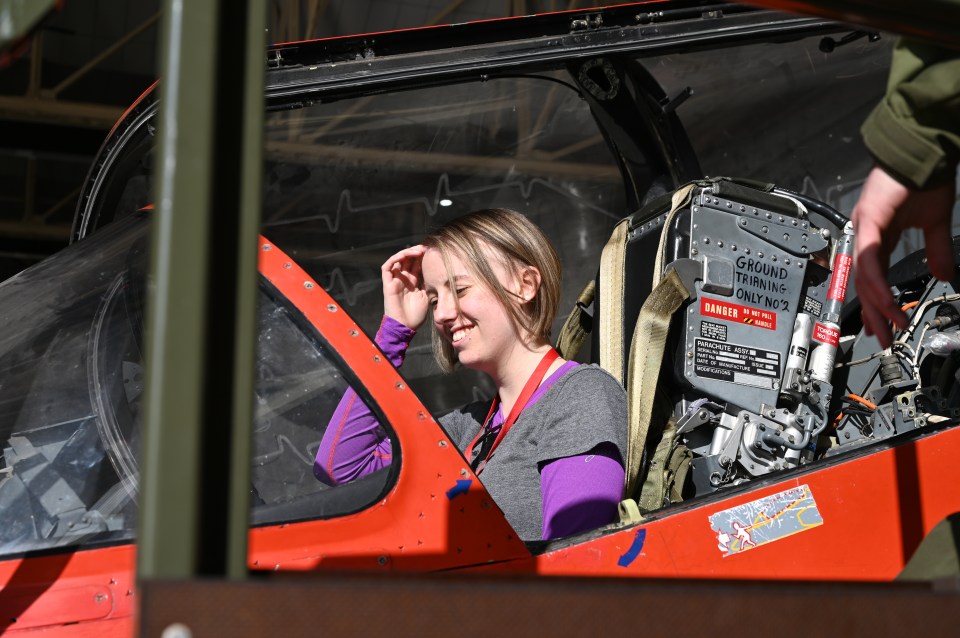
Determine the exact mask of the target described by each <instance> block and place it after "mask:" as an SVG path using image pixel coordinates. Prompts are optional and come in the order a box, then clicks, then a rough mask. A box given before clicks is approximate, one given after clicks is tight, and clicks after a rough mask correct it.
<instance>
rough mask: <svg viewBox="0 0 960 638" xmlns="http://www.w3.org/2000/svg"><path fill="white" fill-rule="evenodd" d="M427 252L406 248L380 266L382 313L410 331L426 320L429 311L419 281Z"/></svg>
mask: <svg viewBox="0 0 960 638" xmlns="http://www.w3.org/2000/svg"><path fill="white" fill-rule="evenodd" d="M426 251H427V248H426V246H412V247H411V248H405V249H403V250H401V251H400V252H398V253H397V254H396V255H393V256H392V257H390V259H388V260H387V261H385V262H384V264H383V266H381V267H380V275H381V277H382V278H383V313H384V314H385V315H387V316H388V317H390V318H391V319H395V320H396V321H399V322H400V323H402V324H403V325H405V326H407V327H408V328H411V329H413V330H416V329H417V328H419V327H420V325H421V324H422V323H423V322H424V321H425V320H426V318H427V311H428V310H429V309H430V301H429V299H428V298H427V293H426V292H425V291H424V290H423V286H422V284H421V282H420V264H421V260H422V259H423V253H425V252H426Z"/></svg>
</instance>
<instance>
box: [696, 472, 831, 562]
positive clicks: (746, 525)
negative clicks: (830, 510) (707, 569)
mask: <svg viewBox="0 0 960 638" xmlns="http://www.w3.org/2000/svg"><path fill="white" fill-rule="evenodd" d="M820 525H823V517H822V516H820V510H818V509H817V503H816V501H815V500H813V493H812V492H811V491H810V488H809V487H808V486H806V485H800V486H798V487H794V488H792V489H789V490H786V491H785V492H780V493H779V494H774V495H773V496H766V497H764V498H761V499H757V500H756V501H751V502H750V503H745V504H743V505H738V506H737V507H733V508H730V509H728V510H723V511H722V512H717V513H716V514H714V515H712V516H710V529H712V530H713V531H714V532H715V533H716V540H717V549H719V550H720V551H721V552H722V553H723V556H724V558H726V557H727V556H733V555H734V554H740V553H742V552H745V551H748V550H751V549H756V548H757V547H760V546H761V545H766V544H767V543H772V542H773V541H776V540H780V539H781V538H786V537H787V536H792V535H794V534H798V533H800V532H805V531H807V530H808V529H811V528H814V527H819V526H820Z"/></svg>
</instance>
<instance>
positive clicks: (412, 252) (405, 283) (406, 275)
mask: <svg viewBox="0 0 960 638" xmlns="http://www.w3.org/2000/svg"><path fill="white" fill-rule="evenodd" d="M424 252H426V247H424V246H420V245H418V246H411V247H410V248H404V249H403V250H401V251H400V252H398V253H396V254H394V255H392V256H391V257H390V258H389V259H387V261H385V262H384V263H383V266H381V268H380V272H381V275H382V277H383V283H384V286H386V285H389V284H391V283H392V282H394V281H399V282H400V283H401V284H402V288H403V289H405V290H416V289H417V288H418V287H419V286H420V263H421V260H422V258H423V253H424ZM398 292H399V291H398Z"/></svg>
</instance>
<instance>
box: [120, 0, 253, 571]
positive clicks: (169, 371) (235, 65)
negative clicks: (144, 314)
mask: <svg viewBox="0 0 960 638" xmlns="http://www.w3.org/2000/svg"><path fill="white" fill-rule="evenodd" d="M265 23H266V1H265V0H231V1H229V2H228V1H227V0H218V1H215V2H192V1H189V0H165V1H164V6H163V21H162V40H161V42H162V44H161V46H162V50H161V61H162V62H161V65H162V67H161V86H160V90H161V97H160V129H159V130H160V134H159V139H160V149H159V160H158V162H157V165H158V174H157V180H156V186H155V188H156V189H157V192H156V194H155V196H156V203H157V208H156V218H155V219H154V236H153V247H152V255H151V271H152V280H151V282H152V284H153V285H152V295H151V298H150V305H149V308H148V319H147V329H148V345H147V387H146V398H145V401H146V408H145V412H146V414H145V428H146V433H145V436H144V453H143V456H142V458H143V463H142V474H141V476H142V481H141V500H140V504H141V507H140V531H139V541H138V545H139V547H138V552H137V557H138V577H139V578H140V579H154V578H166V579H170V578H172V579H183V578H190V577H195V576H228V577H231V578H242V577H244V576H245V575H246V573H247V570H246V554H247V545H246V539H247V526H248V520H249V492H250V490H249V485H250V479H249V472H250V467H249V466H250V424H251V421H252V415H253V360H254V353H255V343H254V331H255V328H256V253H257V248H256V247H257V233H258V228H259V221H260V202H261V172H262V165H261V160H262V145H263V141H262V134H263V105H264V102H263V100H264V98H263V95H264V93H263V82H264V70H265V64H264V60H265V55H264V51H265V46H266V42H265V31H264V27H265Z"/></svg>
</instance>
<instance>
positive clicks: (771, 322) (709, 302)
mask: <svg viewBox="0 0 960 638" xmlns="http://www.w3.org/2000/svg"><path fill="white" fill-rule="evenodd" d="M700 314H701V315H703V316H704V317H713V318H715V319H723V320H724V321H733V322H735V323H744V324H747V325H748V326H755V327H757V328H766V329H767V330H776V329H777V313H775V312H771V311H769V310H760V309H759V308H751V307H750V306H741V305H740V304H735V303H729V302H726V301H718V300H716V299H706V298H704V297H701V298H700Z"/></svg>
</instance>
